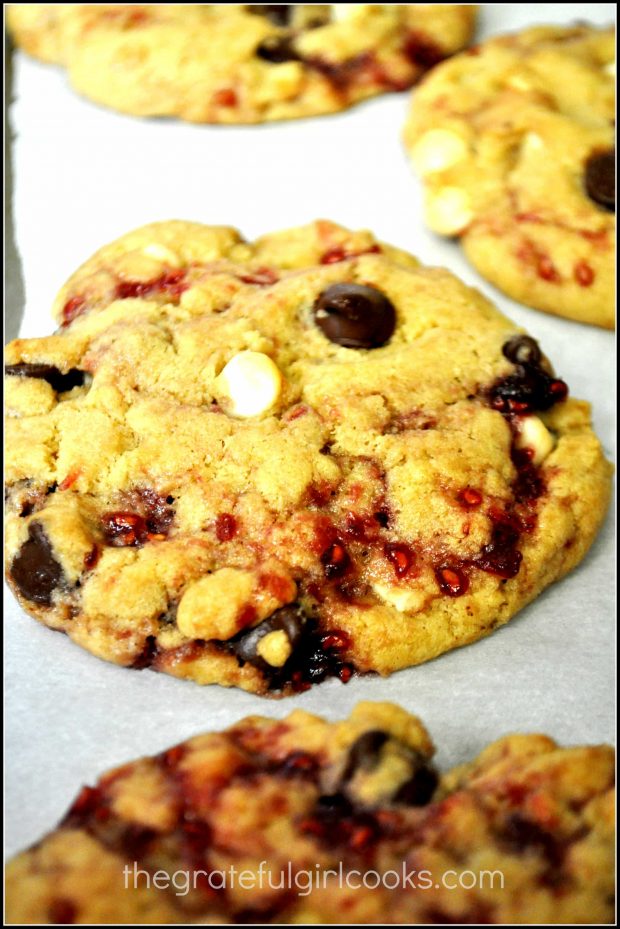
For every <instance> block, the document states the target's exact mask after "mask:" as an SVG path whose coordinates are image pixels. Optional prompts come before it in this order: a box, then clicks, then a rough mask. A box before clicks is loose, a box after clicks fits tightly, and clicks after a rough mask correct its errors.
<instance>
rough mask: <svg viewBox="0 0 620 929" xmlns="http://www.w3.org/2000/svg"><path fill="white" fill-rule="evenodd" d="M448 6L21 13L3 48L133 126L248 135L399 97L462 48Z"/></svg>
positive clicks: (457, 16) (45, 6) (468, 11)
mask: <svg viewBox="0 0 620 929" xmlns="http://www.w3.org/2000/svg"><path fill="white" fill-rule="evenodd" d="M474 21H475V8H474V7H473V6H467V5H458V4H445V5H443V4H439V5H438V4H414V5H409V6H408V5H398V4H392V5H389V4H387V5H379V6H377V5H374V4H336V5H334V6H329V5H316V4H314V5H313V4H307V5H303V4H302V5H293V6H289V5H285V4H272V5H271V6H263V5H258V4H249V5H245V6H244V5H240V4H210V5H205V4H193V5H192V4H167V3H163V4H82V3H64V4H63V3H22V4H14V5H12V6H11V7H10V9H9V11H8V25H9V28H10V30H11V32H12V34H13V37H14V38H15V41H16V42H17V43H18V44H19V45H21V46H22V47H23V48H25V49H26V50H27V51H28V52H30V54H32V55H35V56H36V57H37V58H41V59H43V60H44V61H48V62H53V63H55V64H60V65H63V66H64V67H66V69H67V72H68V76H69V80H70V81H71V83H72V85H73V86H74V87H75V89H76V90H77V91H78V92H79V93H81V94H83V95H84V96H85V97H89V98H90V99H91V100H94V101H96V102H97V103H102V104H104V105H105V106H109V107H111V108H112V109H115V110H120V111H122V112H124V113H132V114H134V115H136V116H179V117H181V118H182V119H186V120H190V121H191V122H198V123H257V122H263V121H265V120H273V119H291V118H295V117H300V116H312V115H315V114H320V113H333V112H337V111H338V110H343V109H346V107H348V106H350V105H351V104H353V103H357V102H358V101H360V100H364V99H366V98H368V97H374V96H376V95H377V94H380V93H385V92H388V91H394V90H405V89H406V88H408V87H411V85H412V84H414V83H415V81H417V80H418V78H419V77H420V76H421V75H422V74H423V73H424V72H425V71H427V70H428V68H430V67H432V66H433V65H434V64H436V63H437V62H438V61H441V60H442V59H443V58H446V57H447V56H448V55H451V54H453V53H454V52H456V51H458V50H459V49H461V48H464V47H465V45H467V42H468V41H469V39H470V37H471V35H472V32H473V28H474Z"/></svg>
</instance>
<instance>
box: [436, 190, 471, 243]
mask: <svg viewBox="0 0 620 929" xmlns="http://www.w3.org/2000/svg"><path fill="white" fill-rule="evenodd" d="M424 212H425V216H426V222H427V223H428V225H429V226H430V227H431V229H432V230H433V231H434V232H438V233H439V234H440V235H458V234H459V233H461V232H463V230H464V229H465V228H466V227H467V226H468V225H469V223H470V222H471V221H472V219H473V218H474V212H473V210H472V208H471V200H470V197H469V194H468V193H467V192H466V191H465V190H463V189H462V188H460V187H441V188H439V190H436V191H432V190H431V191H428V192H427V195H426V203H425V210H424Z"/></svg>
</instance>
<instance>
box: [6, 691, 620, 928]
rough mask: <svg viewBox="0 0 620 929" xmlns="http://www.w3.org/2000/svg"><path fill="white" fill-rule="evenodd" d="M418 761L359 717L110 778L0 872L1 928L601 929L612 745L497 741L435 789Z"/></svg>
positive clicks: (291, 724) (398, 715)
mask: <svg viewBox="0 0 620 929" xmlns="http://www.w3.org/2000/svg"><path fill="white" fill-rule="evenodd" d="M433 752H434V749H433V745H432V743H431V741H430V738H429V736H428V734H427V732H426V730H425V729H424V726H423V725H422V723H421V722H420V721H419V720H418V719H417V718H416V717H415V716H410V715H409V714H408V713H406V712H405V711H404V710H402V709H401V708H400V707H398V706H395V705H393V704H389V703H360V704H358V705H357V707H356V708H355V709H354V710H353V712H352V714H351V717H350V718H349V719H348V720H346V721H344V722H338V723H328V722H326V721H325V720H324V719H321V718H320V717H318V716H313V715H310V714H309V713H306V712H303V711H301V710H295V711H294V712H293V713H291V715H290V716H288V717H287V718H286V719H284V720H273V719H266V718H264V717H259V716H252V717H249V718H247V719H244V720H242V721H241V722H239V723H237V724H236V725H234V726H232V727H231V728H230V729H228V730H226V731H225V732H222V733H209V734H205V735H199V736H197V737H195V738H193V739H190V740H189V741H187V742H185V743H182V744H181V745H177V746H176V747H175V748H171V749H169V750H168V751H166V752H163V753H162V754H160V755H156V756H154V757H152V758H143V759H141V760H139V761H136V762H132V763H129V764H125V765H123V766H122V767H120V768H116V769H115V770H113V771H109V772H108V773H107V774H105V775H104V776H103V777H102V778H101V779H100V780H99V781H98V782H97V784H96V785H95V786H94V787H84V788H83V789H82V790H81V791H80V793H79V794H78V796H77V798H76V799H75V801H74V802H73V804H72V806H71V807H70V808H69V811H68V813H67V814H66V816H65V818H64V819H63V821H62V822H61V823H60V825H59V826H58V827H57V828H56V829H55V830H54V831H53V832H51V833H49V834H48V835H47V836H46V837H45V838H44V839H43V840H42V841H40V842H38V843H37V844H36V845H35V846H33V847H32V848H31V849H29V850H28V851H25V852H23V853H22V854H20V855H18V856H17V857H16V858H14V859H13V860H12V861H11V862H10V863H9V865H8V869H7V919H8V922H9V923H12V922H15V923H22V924H23V923H73V922H76V923H90V924H93V925H97V924H101V923H114V924H116V923H126V924H132V923H194V922H199V923H202V922H204V921H206V922H208V923H210V922H213V923H216V922H217V923H230V922H233V923H235V922H237V923H239V922H241V923H254V924H264V923H284V924H291V923H295V924H298V923H299V924H303V925H313V924H317V923H319V924H321V923H340V924H350V923H354V924H359V923H362V924H369V923H373V924H374V923H384V922H386V921H387V922H389V923H394V924H406V925H409V924H419V923H426V924H428V923H443V924H446V923H455V924H461V925H463V924H469V923H477V924H480V923H503V924H508V925H510V924H512V923H532V924H534V925H536V924H539V923H542V924H546V923H569V924H570V923H572V922H576V923H606V922H610V921H613V912H614V911H613V894H614V797H615V791H614V787H613V785H614V753H613V750H612V749H611V748H610V747H609V746H605V745H600V746H583V747H577V748H560V747H558V745H557V744H556V743H555V742H554V741H553V740H552V739H550V738H548V737H547V736H544V735H509V736H506V737H504V738H502V739H500V740H499V741H497V742H494V743H493V744H491V745H489V746H488V747H487V748H486V749H484V751H483V752H482V753H481V754H480V755H479V756H478V757H477V758H475V759H474V760H473V761H471V762H469V763H468V764H465V765H462V766H460V767H457V768H455V769H453V770H451V771H448V772H446V773H445V774H443V775H441V774H439V772H438V771H437V769H436V768H435V766H434V764H433V761H432V756H433ZM241 875H245V876H244V877H243V878H242V877H241Z"/></svg>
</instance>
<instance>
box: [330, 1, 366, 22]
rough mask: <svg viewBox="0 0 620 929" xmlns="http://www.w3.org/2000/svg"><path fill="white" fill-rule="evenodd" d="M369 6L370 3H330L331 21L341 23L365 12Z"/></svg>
mask: <svg viewBox="0 0 620 929" xmlns="http://www.w3.org/2000/svg"><path fill="white" fill-rule="evenodd" d="M369 6H370V4H368V3H332V4H330V9H331V21H332V22H333V23H341V22H343V20H345V19H352V18H354V17H355V16H359V15H360V13H364V12H365V11H366V10H367V9H368V7H369Z"/></svg>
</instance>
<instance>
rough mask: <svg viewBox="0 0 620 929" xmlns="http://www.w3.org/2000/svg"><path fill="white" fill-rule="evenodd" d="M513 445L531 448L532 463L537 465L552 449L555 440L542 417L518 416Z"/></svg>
mask: <svg viewBox="0 0 620 929" xmlns="http://www.w3.org/2000/svg"><path fill="white" fill-rule="evenodd" d="M517 425H518V430H519V431H518V434H517V438H516V440H515V445H516V447H517V448H519V449H525V448H529V449H531V450H532V452H533V453H534V454H533V457H532V464H535V465H539V464H542V462H543V461H544V460H545V458H546V457H547V455H549V454H550V452H552V451H553V448H554V446H555V440H554V438H553V436H552V435H551V433H550V432H549V430H548V429H547V427H546V426H545V424H544V423H543V421H542V419H539V418H538V416H520V417H519V419H518V423H517Z"/></svg>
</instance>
